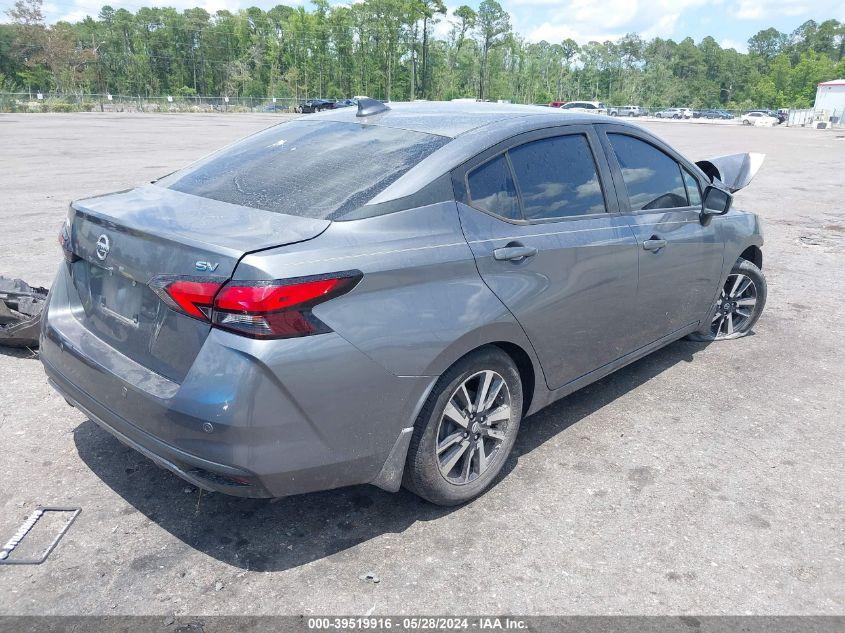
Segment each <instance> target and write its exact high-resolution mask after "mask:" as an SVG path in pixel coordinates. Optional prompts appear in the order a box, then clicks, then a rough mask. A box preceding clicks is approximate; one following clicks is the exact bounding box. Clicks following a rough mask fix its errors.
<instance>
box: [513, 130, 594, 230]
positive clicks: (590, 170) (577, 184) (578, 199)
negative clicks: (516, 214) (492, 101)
mask: <svg viewBox="0 0 845 633" xmlns="http://www.w3.org/2000/svg"><path fill="white" fill-rule="evenodd" d="M508 154H509V155H510V159H511V163H512V164H513V170H514V174H515V175H516V181H517V182H518V183H519V191H520V194H521V195H522V211H523V214H524V215H525V219H526V220H549V219H554V218H566V217H572V216H577V215H587V214H591V213H604V212H605V211H606V209H605V205H604V195H603V194H602V190H601V184H600V183H599V176H598V172H597V171H596V163H595V161H594V160H593V152H592V150H591V149H590V145H589V143H588V141H587V137H586V136H584V135H583V134H569V135H566V136H555V137H551V138H544V139H540V140H538V141H532V142H530V143H525V144H524V145H520V146H518V147H515V148H513V149H511V150H509V151H508Z"/></svg>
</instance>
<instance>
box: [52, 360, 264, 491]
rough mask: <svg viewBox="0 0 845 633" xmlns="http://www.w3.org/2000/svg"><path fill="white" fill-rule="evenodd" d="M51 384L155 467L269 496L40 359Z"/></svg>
mask: <svg viewBox="0 0 845 633" xmlns="http://www.w3.org/2000/svg"><path fill="white" fill-rule="evenodd" d="M43 365H44V370H45V372H46V373H47V379H48V381H49V383H50V385H51V386H52V387H53V388H54V389H55V390H56V391H58V392H59V394H61V395H62V396H63V397H64V398H65V400H67V402H68V403H69V404H70V405H71V406H73V407H75V408H77V409H79V410H80V411H82V413H84V414H85V415H86V416H87V417H88V419H89V420H91V421H92V422H95V423H96V424H97V426H99V427H100V428H102V429H104V430H106V431H108V432H109V433H111V434H112V435H114V436H115V437H116V438H117V439H118V440H120V441H121V442H122V443H123V444H125V445H126V446H128V447H129V448H132V449H135V450H136V451H138V452H139V453H141V454H142V455H144V456H145V457H146V458H148V459H149V460H151V461H153V462H155V463H156V464H157V465H158V466H161V467H162V468H165V469H167V470H169V471H171V472H172V473H174V474H175V475H178V476H179V477H181V478H182V479H184V480H185V481H187V482H189V483H191V484H193V485H195V486H197V487H198V488H202V489H203V490H208V491H210V492H222V493H224V494H229V495H235V496H238V497H256V498H262V497H271V496H273V495H271V494H270V493H269V492H268V491H267V490H266V489H265V488H264V486H263V485H262V484H261V482H260V481H259V480H258V478H257V477H256V476H255V475H254V474H253V473H250V472H249V471H247V470H244V469H241V468H235V467H232V466H227V465H225V464H218V463H216V462H211V461H208V460H205V459H202V458H201V457H197V456H196V455H191V454H190V453H186V452H185V451H182V450H179V449H178V448H176V447H175V446H171V445H169V444H167V443H166V442H162V441H161V440H160V439H158V438H156V437H155V436H153V435H150V434H149V433H146V432H145V431H142V430H141V429H139V428H138V427H136V426H134V425H133V424H132V423H131V422H129V421H127V420H125V419H123V418H122V417H120V416H119V415H118V414H116V413H115V412H113V411H110V410H109V409H107V408H106V407H103V406H102V405H100V404H99V403H98V402H97V401H95V400H94V399H93V398H91V397H90V396H89V395H88V394H86V393H85V392H84V391H82V389H80V388H78V387H76V386H75V385H73V384H72V383H70V382H68V381H67V380H66V379H65V377H64V376H62V375H61V374H60V373H59V372H58V370H56V369H55V368H54V367H53V366H52V365H51V364H50V363H49V362H48V361H43Z"/></svg>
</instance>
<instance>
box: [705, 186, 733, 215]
mask: <svg viewBox="0 0 845 633" xmlns="http://www.w3.org/2000/svg"><path fill="white" fill-rule="evenodd" d="M731 202H733V196H732V195H731V194H729V193H728V192H727V191H725V190H724V189H719V188H717V187H714V186H713V185H708V186H707V188H706V189H705V190H704V204H703V205H702V206H701V215H702V216H708V215H725V214H726V213H727V212H728V211H729V210H730V208H731Z"/></svg>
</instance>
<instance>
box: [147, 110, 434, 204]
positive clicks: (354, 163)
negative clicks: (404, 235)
mask: <svg viewBox="0 0 845 633" xmlns="http://www.w3.org/2000/svg"><path fill="white" fill-rule="evenodd" d="M448 141H449V138H447V137H444V136H436V135H433V134H424V133H420V132H410V131H407V130H399V129H394V128H388V127H381V126H376V125H360V124H357V123H339V122H334V121H301V120H298V121H290V122H288V123H282V124H281V125H277V126H274V127H272V128H269V129H267V130H264V131H263V132H259V133H258V134H255V135H253V136H250V137H248V138H246V139H244V140H242V141H240V142H238V143H235V144H234V145H231V146H230V147H227V148H224V149H222V150H220V151H219V152H217V153H215V154H212V155H211V156H209V157H207V158H204V159H202V160H200V161H199V162H197V163H194V164H193V165H191V166H189V167H187V168H185V169H183V170H181V171H177V172H175V173H173V174H171V175H169V176H166V177H165V178H162V179H161V180H159V181H158V182H157V183H156V184H158V185H160V186H163V187H167V188H168V189H175V190H176V191H181V192H183V193H189V194H192V195H195V196H201V197H203V198H211V199H212V200H220V201H222V202H229V203H232V204H237V205H243V206H247V207H253V208H256V209H263V210H265V211H273V212H276V213H284V214H287V215H297V216H302V217H309V218H320V219H327V220H337V219H342V218H343V217H344V216H345V215H347V214H349V213H350V212H352V211H354V210H355V209H357V208H359V207H361V206H363V205H364V204H366V203H367V202H368V201H369V200H372V199H373V198H374V197H375V196H376V195H378V194H379V193H381V192H382V191H383V190H384V189H386V188H387V187H388V186H389V185H390V184H391V183H393V182H395V181H396V180H397V179H398V178H399V177H400V176H402V175H403V174H405V173H406V172H407V171H408V170H409V169H411V167H413V166H414V165H416V164H417V163H419V162H420V161H421V160H422V159H424V158H425V157H426V156H428V155H429V154H431V153H432V152H434V151H435V150H437V149H439V148H440V147H442V146H443V145H445V144H446V143H447V142H448Z"/></svg>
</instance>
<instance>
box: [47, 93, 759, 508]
mask: <svg viewBox="0 0 845 633" xmlns="http://www.w3.org/2000/svg"><path fill="white" fill-rule="evenodd" d="M356 110H357V111H356ZM526 115H533V116H526ZM750 160H751V157H750V156H748V155H738V156H733V157H722V158H721V159H712V160H711V161H699V162H698V163H694V162H692V161H691V160H689V159H687V158H686V157H684V156H683V155H682V154H680V153H679V152H678V151H676V150H675V149H673V148H672V147H670V146H669V145H667V144H666V143H664V142H663V141H661V140H660V139H658V138H657V137H655V136H654V135H652V134H650V133H649V132H648V131H646V130H644V129H641V128H639V127H637V126H634V125H631V124H630V123H626V122H623V121H620V120H618V119H617V120H613V119H610V118H605V117H595V116H592V115H586V114H583V113H572V112H569V113H567V112H562V111H560V110H554V109H550V108H531V107H530V106H523V105H518V106H516V105H515V106H509V105H502V104H483V103H468V104H467V103H429V102H417V103H407V104H406V103H399V104H395V105H394V106H393V107H392V108H388V107H385V105H384V104H382V103H379V102H375V101H374V100H371V99H368V100H366V101H365V100H363V99H362V100H361V102H360V103H359V105H358V108H357V109H353V108H341V109H338V110H332V111H327V112H323V113H321V114H317V115H314V116H313V117H303V118H298V119H295V120H292V121H287V122H285V123H282V124H280V125H277V126H274V127H271V128H268V129H266V130H264V131H262V132H259V133H257V134H254V135H252V136H249V137H247V138H246V139H244V140H242V141H240V142H238V143H236V144H234V145H232V146H230V147H228V148H226V149H223V150H221V151H219V152H216V153H214V154H211V155H210V156H208V157H206V158H203V159H201V160H199V161H198V162H196V163H194V164H192V165H190V166H188V167H186V168H184V169H182V170H179V171H176V172H174V173H172V174H170V175H168V176H165V177H163V178H161V179H159V180H158V181H156V182H154V183H152V184H149V183H148V184H144V185H142V186H140V187H138V188H135V189H128V190H124V191H122V192H117V193H113V194H109V195H99V196H96V197H92V198H87V199H83V200H77V201H75V202H73V203H72V204H71V206H70V209H69V211H68V215H67V219H66V221H65V224H64V226H63V227H62V229H61V232H60V235H59V243H60V245H61V248H62V252H63V256H64V257H63V258H62V260H61V264H60V266H59V271H58V274H57V277H56V280H55V283H54V284H53V285H52V289H51V291H50V295H49V300H48V301H49V302H48V305H47V306H46V307H45V308H44V311H43V315H42V330H41V353H40V359H41V362H42V363H43V365H44V368H45V370H46V372H47V375H48V377H49V379H50V382H51V384H52V385H53V386H54V387H55V388H56V389H57V390H58V391H59V392H60V393H61V394H62V395H63V396H64V397H65V398H66V399H67V401H68V402H69V403H71V404H72V405H73V406H75V407H78V408H79V410H80V411H81V412H83V413H84V415H86V416H88V417H89V418H90V419H91V420H92V421H94V422H95V423H97V424H98V425H99V426H101V427H102V428H103V429H104V430H106V431H108V432H110V433H112V434H114V435H115V436H116V437H117V438H118V439H119V440H120V441H121V442H123V443H125V444H127V445H128V446H130V447H132V448H134V449H136V450H138V451H140V452H141V453H143V454H144V455H146V456H147V457H149V458H151V459H152V460H153V461H155V462H156V463H157V464H158V465H160V466H163V467H165V468H167V469H169V470H171V471H172V472H174V473H175V474H177V475H179V476H180V477H182V478H184V479H186V480H188V481H190V482H191V483H192V484H194V485H196V486H198V487H200V488H202V489H205V490H214V491H219V492H225V493H229V494H235V495H239V496H244V497H279V496H283V495H291V494H298V493H305V492H311V491H316V490H323V489H327V488H336V487H340V486H347V485H356V484H364V483H372V484H374V485H376V486H379V487H381V488H384V489H386V490H391V491H396V490H398V488H399V486H400V484H404V485H405V486H406V487H408V488H409V489H411V490H412V491H414V492H416V493H417V494H419V495H420V496H422V497H424V498H426V499H428V500H430V501H432V502H434V503H439V504H444V505H454V504H457V503H463V502H465V501H468V500H469V499H472V498H473V497H475V496H477V495H479V494H481V493H482V492H483V491H484V490H485V489H487V488H488V487H489V486H490V485H491V484H492V483H493V482H494V481H495V480H496V478H497V475H499V473H500V472H501V470H502V467H503V466H504V465H505V463H506V462H507V460H508V457H509V454H510V453H511V449H512V448H513V446H514V442H515V441H516V437H517V433H518V431H519V427H520V422H521V420H522V418H523V417H524V416H526V415H529V414H531V413H534V412H535V411H538V410H540V409H542V408H543V407H545V406H546V405H548V404H550V403H552V402H554V401H556V400H559V399H560V398H562V397H564V396H566V395H568V394H570V393H571V392H573V391H574V390H576V389H578V388H580V387H582V386H584V385H587V384H590V383H591V382H594V381H595V380H598V379H600V378H602V377H603V376H606V375H607V374H609V373H610V372H612V371H614V370H616V369H618V368H620V367H623V366H625V365H628V364H629V363H631V362H633V361H635V360H637V359H639V358H642V357H643V356H645V355H646V354H648V353H650V352H652V351H654V350H657V349H659V348H661V347H663V346H665V345H667V344H669V343H671V342H672V341H675V340H678V339H680V338H682V337H683V336H685V335H693V333H695V336H696V337H697V338H698V339H699V340H702V339H704V340H708V341H713V340H716V339H733V338H737V337H739V336H742V335H744V334H747V333H748V332H749V331H751V328H752V327H753V326H754V323H755V322H756V321H757V319H758V318H759V316H760V314H761V312H762V310H763V306H764V304H765V301H766V280H765V277H764V276H763V273H762V271H761V266H762V261H763V260H762V251H761V247H762V244H763V237H762V233H761V229H760V221H759V220H758V218H757V216H755V215H754V214H752V213H745V212H742V211H738V210H736V209H733V208H732V205H731V200H732V196H731V193H730V192H732V191H736V190H738V189H741V188H742V187H743V186H745V185H746V184H747V183H748V181H749V180H750V179H751V177H752V175H753V171H754V170H752V169H749V168H747V165H748V164H749V161H750ZM723 183H724V184H723ZM422 304H426V305H427V307H426V309H424V310H421V309H420V306H421V305H422ZM697 358H698V357H697ZM748 371H749V372H753V371H754V369H753V368H750V367H749V368H748ZM541 421H542V420H537V422H541ZM537 422H535V424H536V423H537ZM534 430H536V429H534ZM542 483H543V481H542V480H541V479H538V481H537V485H542ZM132 485H133V481H132V480H129V479H127V480H126V481H123V482H121V483H120V486H121V487H125V486H132ZM529 493H530V490H526V491H525V492H524V494H529Z"/></svg>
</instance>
